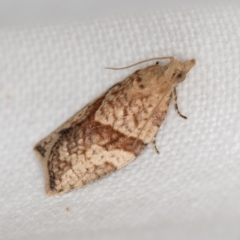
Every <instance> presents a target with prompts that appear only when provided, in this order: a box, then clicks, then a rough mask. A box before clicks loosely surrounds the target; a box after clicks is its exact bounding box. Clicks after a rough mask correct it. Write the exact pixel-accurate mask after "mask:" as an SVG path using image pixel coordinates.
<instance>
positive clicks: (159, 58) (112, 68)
mask: <svg viewBox="0 0 240 240" xmlns="http://www.w3.org/2000/svg"><path fill="white" fill-rule="evenodd" d="M161 59H170V61H173V59H174V57H171V56H168V57H156V58H149V59H146V60H143V61H140V62H137V63H134V64H132V65H129V66H126V67H121V68H114V67H106V68H105V69H111V70H122V69H126V68H130V67H133V66H136V65H138V64H141V63H144V62H148V61H153V60H161Z"/></svg>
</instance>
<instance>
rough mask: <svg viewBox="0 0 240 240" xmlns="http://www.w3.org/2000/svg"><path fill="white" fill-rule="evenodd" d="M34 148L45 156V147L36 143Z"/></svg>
mask: <svg viewBox="0 0 240 240" xmlns="http://www.w3.org/2000/svg"><path fill="white" fill-rule="evenodd" d="M35 150H36V151H38V152H39V153H40V154H41V156H42V157H45V153H46V149H45V148H43V147H42V146H41V145H37V146H36V147H35Z"/></svg>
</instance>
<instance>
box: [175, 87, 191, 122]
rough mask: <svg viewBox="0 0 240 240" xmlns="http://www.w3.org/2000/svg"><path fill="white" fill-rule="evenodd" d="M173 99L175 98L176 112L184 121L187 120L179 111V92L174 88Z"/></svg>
mask: <svg viewBox="0 0 240 240" xmlns="http://www.w3.org/2000/svg"><path fill="white" fill-rule="evenodd" d="M172 97H173V102H174V106H175V110H176V112H177V113H178V115H179V116H180V117H182V118H184V119H187V117H186V116H184V115H182V114H181V113H180V111H179V110H178V104H177V90H176V88H173V91H172Z"/></svg>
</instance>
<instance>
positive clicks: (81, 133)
mask: <svg viewBox="0 0 240 240" xmlns="http://www.w3.org/2000/svg"><path fill="white" fill-rule="evenodd" d="M167 58H169V59H170V62H169V63H168V64H167V65H165V66H161V65H158V64H156V65H151V66H149V67H146V68H144V69H141V70H137V71H136V72H134V73H133V74H132V75H130V76H129V77H127V78H126V79H125V80H123V81H122V82H119V83H117V84H116V85H114V86H113V87H111V88H110V89H109V90H108V91H107V92H105V93H104V94H103V95H102V96H100V97H99V98H98V99H97V100H95V101H93V102H91V103H90V104H89V105H87V106H86V107H85V108H83V109H82V110H80V111H79V112H78V113H76V114H75V115H74V116H73V117H72V118H70V119H69V120H68V121H67V122H65V123H64V124H63V125H61V126H60V127H59V128H57V129H56V130H55V131H53V132H52V133H51V134H50V135H48V136H47V137H46V138H44V139H43V140H41V141H40V142H39V143H38V144H37V145H36V146H35V148H34V149H35V151H36V152H37V153H38V155H39V156H40V158H41V160H42V162H43V164H44V166H45V169H46V172H47V174H46V176H47V185H46V191H47V193H48V194H49V195H55V194H58V193H64V192H68V191H70V190H71V189H76V188H79V187H82V186H83V185H85V184H87V183H90V182H92V181H94V180H96V179H98V178H100V177H103V176H105V175H107V174H109V173H111V172H113V171H115V170H117V169H120V168H122V167H124V166H125V165H127V164H128V163H130V162H131V161H132V160H134V159H135V158H136V156H137V155H138V154H139V153H140V152H141V151H142V150H143V149H144V148H145V146H146V145H147V144H148V143H150V142H154V141H155V136H156V134H157V131H158V129H159V127H160V125H161V123H162V122H163V120H164V118H165V115H166V112H167V109H168V106H169V102H170V99H171V97H174V98H175V100H176V89H175V88H176V86H177V85H178V83H179V82H181V81H183V80H184V79H185V77H186V74H187V73H188V72H189V70H190V69H191V68H192V67H193V65H194V64H195V60H194V59H193V60H190V61H186V62H179V61H177V60H176V59H174V58H173V57H167ZM159 59H161V58H159ZM175 107H176V110H177V111H178V109H177V104H176V103H175ZM178 112H179V111H178ZM179 114H180V113H179ZM183 117H184V116H183Z"/></svg>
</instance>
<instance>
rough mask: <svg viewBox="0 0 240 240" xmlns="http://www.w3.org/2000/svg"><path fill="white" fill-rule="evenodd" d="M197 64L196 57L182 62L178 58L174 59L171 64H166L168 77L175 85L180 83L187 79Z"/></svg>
mask: <svg viewBox="0 0 240 240" xmlns="http://www.w3.org/2000/svg"><path fill="white" fill-rule="evenodd" d="M195 64H196V61H195V59H192V60H188V61H185V62H180V61H178V60H176V59H173V60H172V61H170V63H169V64H167V65H166V68H167V69H166V77H167V78H168V79H169V80H170V81H171V82H172V83H173V84H174V85H178V84H179V83H180V82H182V81H184V80H185V78H186V75H187V73H188V72H189V71H190V70H191V68H192V67H193V66H194V65H195Z"/></svg>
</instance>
